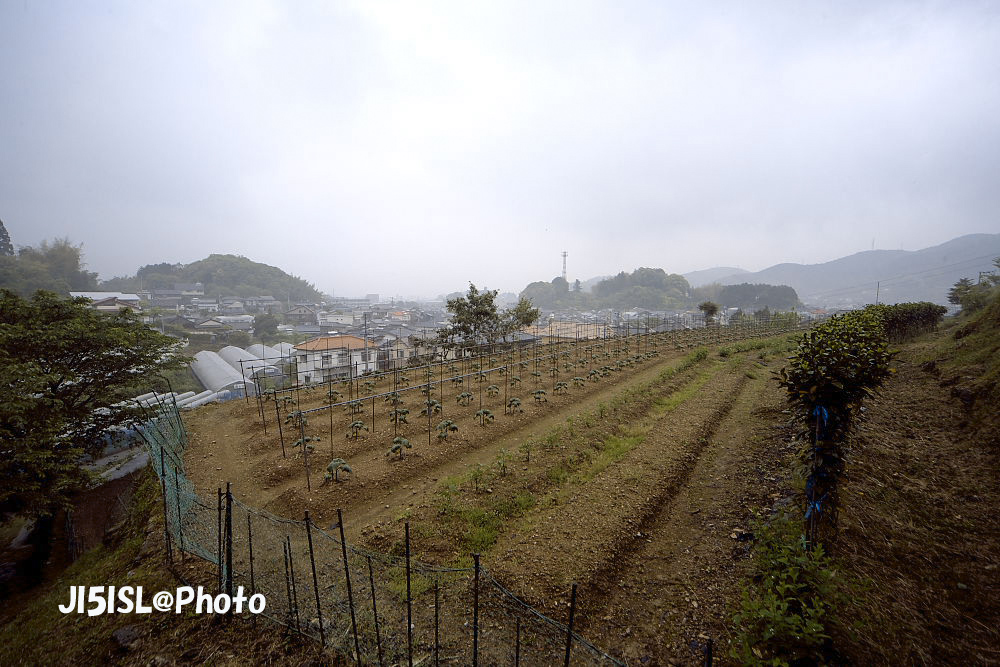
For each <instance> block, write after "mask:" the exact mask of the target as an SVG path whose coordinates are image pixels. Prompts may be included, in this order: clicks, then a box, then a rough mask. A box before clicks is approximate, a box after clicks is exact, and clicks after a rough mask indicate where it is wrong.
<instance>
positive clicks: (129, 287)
mask: <svg viewBox="0 0 1000 667" xmlns="http://www.w3.org/2000/svg"><path fill="white" fill-rule="evenodd" d="M175 283H202V285H204V288H205V294H206V295H208V296H258V295H260V296H263V295H268V296H273V297H274V298H276V299H278V300H279V301H284V300H286V299H290V300H292V301H310V302H319V301H322V299H323V295H322V294H321V293H320V292H319V291H318V290H317V289H316V288H315V287H314V286H313V285H312V283H309V282H306V281H305V280H303V279H302V278H298V277H296V276H293V275H290V274H288V273H285V272H284V271H282V270H281V269H279V268H278V267H276V266H270V265H268V264H261V263H260V262H254V261H252V260H249V259H247V258H246V257H241V256H238V255H209V256H208V257H206V258H205V259H200V260H198V261H196V262H191V263H190V264H168V263H162V264H147V265H146V266H143V267H141V268H140V269H139V270H138V271H137V272H136V275H135V276H128V277H125V278H112V279H111V280H106V281H103V282H102V283H101V288H102V289H111V290H120V291H136V290H138V289H139V288H140V286H141V287H143V288H146V289H172V288H173V286H174V284H175Z"/></svg>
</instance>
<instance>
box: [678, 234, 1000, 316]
mask: <svg viewBox="0 0 1000 667" xmlns="http://www.w3.org/2000/svg"><path fill="white" fill-rule="evenodd" d="M995 257H1000V234H969V235H966V236H961V237H959V238H956V239H952V240H951V241H947V242H945V243H942V244H941V245H937V246H933V247H930V248H924V249H923V250H913V251H907V250H869V251H865V252H859V253H856V254H854V255H849V256H847V257H841V258H840V259H835V260H832V261H830V262H825V263H822V264H791V263H785V264H776V265H774V266H771V267H769V268H766V269H763V270H762V271H756V272H741V273H735V272H734V273H730V274H729V275H725V276H720V277H718V278H716V280H717V282H719V283H722V284H723V285H735V284H739V283H767V284H770V285H790V286H791V287H794V288H795V291H796V292H798V294H799V298H800V299H801V300H802V301H803V302H804V303H807V304H810V305H816V306H826V307H846V306H852V305H862V304H865V303H874V301H875V297H876V290H878V299H879V301H880V302H883V303H897V302H903V301H932V302H934V303H941V304H947V293H948V289H949V288H950V287H951V286H952V285H954V284H955V282H956V281H957V280H959V279H960V278H972V279H973V280H976V279H977V278H978V276H979V272H980V271H990V270H992V269H994V268H995V267H994V266H993V259H994V258H995ZM716 271H718V269H706V270H704V271H695V272H692V273H690V274H687V276H685V277H688V279H689V280H691V278H690V277H689V276H693V277H695V279H697V277H698V276H699V275H701V276H705V275H712V273H713V272H716ZM694 285H696V283H695V282H692V286H694Z"/></svg>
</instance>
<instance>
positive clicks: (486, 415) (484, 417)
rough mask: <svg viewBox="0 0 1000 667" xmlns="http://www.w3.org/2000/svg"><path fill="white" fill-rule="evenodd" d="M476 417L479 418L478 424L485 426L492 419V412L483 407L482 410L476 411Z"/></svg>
mask: <svg viewBox="0 0 1000 667" xmlns="http://www.w3.org/2000/svg"><path fill="white" fill-rule="evenodd" d="M476 419H478V420H479V425H480V426H486V425H487V424H489V423H490V422H492V421H493V419H494V417H493V413H492V412H490V411H489V410H487V409H486V408H483V409H482V410H480V411H478V412H477V413H476Z"/></svg>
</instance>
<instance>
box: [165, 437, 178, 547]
mask: <svg viewBox="0 0 1000 667" xmlns="http://www.w3.org/2000/svg"><path fill="white" fill-rule="evenodd" d="M160 491H161V492H162V493H163V541H164V543H165V544H166V547H167V561H168V562H170V564H171V565H173V562H174V550H173V547H172V546H171V545H170V524H169V523H168V521H167V469H166V464H165V463H164V460H163V446H162V445H161V446H160ZM179 521H180V517H178V526H179V525H180V523H179Z"/></svg>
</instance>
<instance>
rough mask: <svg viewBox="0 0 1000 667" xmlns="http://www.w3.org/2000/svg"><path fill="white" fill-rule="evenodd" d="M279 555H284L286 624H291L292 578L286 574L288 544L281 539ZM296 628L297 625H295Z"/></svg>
mask: <svg viewBox="0 0 1000 667" xmlns="http://www.w3.org/2000/svg"><path fill="white" fill-rule="evenodd" d="M281 555H282V556H284V557H285V599H286V600H288V619H287V620H288V626H289V627H291V625H292V580H291V577H290V576H289V574H288V545H287V544H285V541H284V540H282V541H281ZM296 630H298V627H297V626H296Z"/></svg>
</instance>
